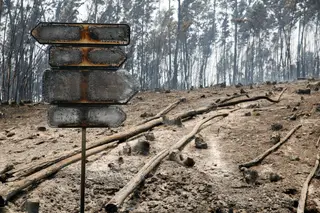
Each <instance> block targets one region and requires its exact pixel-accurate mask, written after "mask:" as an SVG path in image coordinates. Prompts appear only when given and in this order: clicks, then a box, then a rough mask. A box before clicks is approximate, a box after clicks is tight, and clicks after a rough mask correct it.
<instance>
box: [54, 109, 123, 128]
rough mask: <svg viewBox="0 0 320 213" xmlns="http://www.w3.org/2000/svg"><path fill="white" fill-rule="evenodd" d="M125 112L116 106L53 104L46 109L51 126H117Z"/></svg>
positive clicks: (121, 121)
mask: <svg viewBox="0 0 320 213" xmlns="http://www.w3.org/2000/svg"><path fill="white" fill-rule="evenodd" d="M125 120H126V114H125V113H124V112H123V111H122V110H121V109H120V108H119V107H116V106H54V107H51V108H50V109H49V111H48V123H49V126H51V127H64V128H65V127H70V128H78V127H87V128H93V127H118V126H120V125H121V124H122V123H123V122H124V121H125Z"/></svg>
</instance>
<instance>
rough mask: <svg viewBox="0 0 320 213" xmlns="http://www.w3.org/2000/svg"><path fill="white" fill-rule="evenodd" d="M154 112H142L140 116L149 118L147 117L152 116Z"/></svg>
mask: <svg viewBox="0 0 320 213" xmlns="http://www.w3.org/2000/svg"><path fill="white" fill-rule="evenodd" d="M153 116H154V114H153V113H148V112H144V113H142V114H141V115H140V117H141V118H149V117H153Z"/></svg>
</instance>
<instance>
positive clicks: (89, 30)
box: [31, 22, 130, 46]
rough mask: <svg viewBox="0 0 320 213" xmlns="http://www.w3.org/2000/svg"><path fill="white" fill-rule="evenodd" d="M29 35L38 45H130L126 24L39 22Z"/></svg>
mask: <svg viewBox="0 0 320 213" xmlns="http://www.w3.org/2000/svg"><path fill="white" fill-rule="evenodd" d="M31 35H32V36H33V37H34V38H35V39H36V40H37V41H38V42H39V43H40V44H72V45H85V46H90V45H91V46H92V45H95V46H97V45H99V46H101V45H128V44H129V43H130V27H129V26H128V25H127V24H81V23H54V22H40V23H39V24H38V25H37V26H36V27H35V28H34V29H33V30H32V31H31Z"/></svg>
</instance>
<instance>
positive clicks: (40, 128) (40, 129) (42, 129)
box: [37, 126, 47, 132]
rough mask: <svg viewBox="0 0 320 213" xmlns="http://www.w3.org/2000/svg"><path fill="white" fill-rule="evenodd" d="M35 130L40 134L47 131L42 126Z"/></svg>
mask: <svg viewBox="0 0 320 213" xmlns="http://www.w3.org/2000/svg"><path fill="white" fill-rule="evenodd" d="M37 130H38V131H40V132H45V131H47V128H46V127H44V126H39V127H37Z"/></svg>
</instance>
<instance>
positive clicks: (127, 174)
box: [0, 81, 320, 213]
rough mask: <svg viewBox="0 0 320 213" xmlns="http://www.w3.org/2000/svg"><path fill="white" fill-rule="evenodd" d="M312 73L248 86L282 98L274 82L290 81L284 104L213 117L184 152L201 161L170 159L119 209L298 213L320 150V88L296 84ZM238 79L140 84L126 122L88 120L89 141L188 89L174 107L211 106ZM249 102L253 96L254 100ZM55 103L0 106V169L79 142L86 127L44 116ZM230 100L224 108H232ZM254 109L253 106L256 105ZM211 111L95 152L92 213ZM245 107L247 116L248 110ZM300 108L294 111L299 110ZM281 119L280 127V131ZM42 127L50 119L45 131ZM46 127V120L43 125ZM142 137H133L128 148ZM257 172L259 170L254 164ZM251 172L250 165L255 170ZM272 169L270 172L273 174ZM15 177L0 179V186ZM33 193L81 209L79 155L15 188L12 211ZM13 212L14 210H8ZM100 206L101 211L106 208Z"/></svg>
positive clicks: (44, 203) (90, 165) (318, 206)
mask: <svg viewBox="0 0 320 213" xmlns="http://www.w3.org/2000/svg"><path fill="white" fill-rule="evenodd" d="M306 85H307V82H306V81H300V82H298V83H291V84H277V85H275V86H273V85H260V86H254V88H253V89H249V87H242V88H243V89H244V90H245V91H247V92H248V94H249V95H250V96H251V97H252V96H255V95H265V94H266V93H268V92H269V91H270V92H272V93H274V94H273V95H271V97H274V98H276V97H277V95H278V94H279V92H278V91H274V87H288V90H287V91H286V92H285V93H284V95H283V97H282V100H281V102H280V103H277V104H272V103H270V102H268V101H266V100H259V101H255V102H250V103H243V104H240V105H237V106H235V107H231V109H233V108H240V109H239V110H237V111H234V112H232V113H231V114H230V115H229V116H228V117H226V118H224V119H221V118H220V119H215V120H213V121H211V122H210V124H211V125H205V128H203V129H202V130H201V132H200V133H201V135H202V136H203V138H204V141H205V142H206V143H207V144H208V148H207V149H196V148H195V143H194V141H191V142H190V143H189V144H188V145H187V146H186V147H185V148H184V150H183V154H185V155H187V156H189V157H192V158H193V159H194V160H195V165H194V166H193V167H191V168H186V167H184V166H182V165H180V164H177V163H176V162H174V161H170V160H168V159H165V160H164V161H163V162H162V163H161V164H160V165H159V166H158V168H157V169H156V170H154V171H153V172H152V174H150V175H149V176H148V178H147V179H146V180H145V181H144V182H143V184H141V185H140V186H139V188H138V189H136V190H135V191H134V193H132V194H131V196H130V197H128V198H127V199H126V200H125V203H124V204H123V205H122V207H121V209H120V212H136V213H138V212H178V213H179V212H181V213H184V212H199V213H202V212H216V213H218V212H237V213H240V212H242V213H258V212H274V213H277V212H279V213H289V212H296V207H297V205H298V200H299V197H300V192H301V187H302V185H303V183H304V181H305V179H306V178H307V176H308V174H309V173H310V171H311V169H312V168H313V166H314V164H315V160H316V156H317V153H319V150H317V149H316V146H315V145H316V142H317V140H318V137H319V136H320V132H319V130H320V127H319V125H320V124H319V123H318V121H319V119H318V117H319V114H320V112H319V111H317V106H318V105H317V104H319V105H320V94H319V92H317V91H312V93H311V95H298V94H296V93H295V91H296V90H297V89H303V88H306ZM239 91H240V88H234V87H227V88H205V89H198V90H193V91H190V92H187V91H184V92H182V91H171V92H170V93H164V92H141V93H139V94H138V95H136V96H135V97H134V98H133V99H132V100H131V101H130V103H129V104H128V105H127V106H123V110H124V111H125V112H126V113H127V120H126V121H125V123H124V124H123V125H122V126H121V127H119V128H113V129H102V128H101V129H88V133H87V137H88V138H87V140H88V143H90V142H92V141H95V140H97V139H101V138H103V137H105V136H107V135H111V134H113V133H114V132H121V131H125V130H126V129H128V128H130V127H134V126H135V125H137V124H138V123H140V122H141V121H143V120H144V119H145V118H142V117H141V115H142V114H145V113H147V114H148V113H153V114H157V113H158V112H160V111H161V110H162V109H164V108H165V107H166V106H167V105H169V104H170V103H173V102H175V101H176V100H178V99H179V98H181V97H185V98H186V99H187V101H186V102H184V103H181V104H180V105H179V106H178V107H177V108H175V109H174V110H173V111H171V112H170V113H169V117H170V115H174V114H176V113H179V112H182V111H186V110H190V109H196V108H198V107H201V106H207V105H208V104H210V103H213V102H214V101H215V100H217V99H218V98H226V97H227V94H228V95H233V94H234V93H236V92H237V93H239ZM252 104H255V106H253V105H252ZM47 108H48V105H44V104H39V105H25V106H0V112H1V113H3V114H2V115H1V117H0V147H1V149H0V170H1V168H3V167H5V166H6V165H8V164H13V165H14V167H15V169H19V168H22V167H23V166H24V165H26V164H29V163H35V164H36V163H37V162H39V161H41V160H43V159H45V158H49V157H52V156H56V155H59V154H60V153H62V152H65V151H68V150H71V149H73V148H76V147H80V146H81V133H80V130H79V129H54V128H50V127H48V125H47V118H46V113H47ZM229 111H230V110H228V109H223V110H219V111H218V113H221V112H229ZM249 112H250V113H249ZM216 113H217V112H216V111H212V112H210V113H208V114H203V115H199V116H196V117H194V118H193V119H191V120H188V121H185V122H183V125H182V126H181V127H180V126H174V125H162V126H159V127H156V128H154V129H152V132H153V133H154V135H155V140H154V141H149V142H150V153H149V154H148V155H141V154H138V153H132V154H131V155H126V154H124V153H123V150H124V148H123V147H124V146H125V145H126V143H122V144H120V145H118V147H116V148H115V149H113V150H111V151H105V152H102V153H99V154H97V155H94V156H91V157H89V158H88V162H87V170H86V177H87V180H86V212H98V211H100V210H101V207H102V206H103V204H104V203H106V202H107V201H109V199H111V198H112V196H113V195H114V194H115V193H116V192H117V191H118V190H120V189H121V188H122V187H123V186H124V185H125V184H126V183H127V182H128V181H129V180H130V179H131V178H132V177H133V176H134V175H135V174H136V173H137V172H138V171H139V169H140V168H141V167H142V166H143V165H144V164H145V163H146V162H147V161H148V159H150V158H152V157H153V156H154V155H156V154H157V153H159V152H160V151H161V150H163V149H165V148H168V147H170V146H172V145H173V144H174V143H176V142H177V141H178V140H179V139H180V138H181V137H183V136H184V135H186V134H188V133H189V132H190V131H191V130H192V129H193V127H194V126H195V125H196V123H197V122H199V121H200V120H202V119H203V118H205V117H208V116H209V115H213V114H216ZM245 114H246V115H247V116H245ZM294 114H295V115H296V119H293V118H291V119H290V117H292V115H294ZM274 123H280V124H282V126H283V128H282V129H280V130H278V131H273V130H272V128H271V126H272V124H274ZM298 124H302V127H301V128H300V129H299V130H298V131H297V132H295V133H294V134H293V135H292V137H291V138H290V139H289V140H288V141H287V142H286V143H285V144H284V145H283V146H281V147H280V149H278V150H277V151H276V152H274V153H272V154H271V155H269V156H268V157H267V158H266V159H264V160H263V162H262V163H261V164H260V165H258V166H255V167H252V168H250V170H249V172H253V174H256V173H257V174H258V177H257V178H256V179H255V178H253V180H249V179H248V177H247V176H246V175H245V174H246V173H243V172H241V171H240V170H239V168H238V165H239V164H241V163H244V162H247V161H250V160H252V159H254V158H255V157H256V156H258V155H259V154H261V153H263V152H264V151H265V150H267V149H268V148H270V147H272V146H273V143H272V141H273V140H271V138H272V136H274V135H275V134H278V135H280V138H284V137H285V135H286V134H287V133H288V132H289V131H290V130H291V129H292V128H294V127H295V126H297V125H298ZM39 127H46V129H45V131H40V130H39V129H38V128H39ZM42 130H43V129H42ZM138 140H139V138H136V139H133V140H129V141H128V144H129V145H130V146H131V147H134V145H135V144H136V143H137V141H138ZM255 171H256V173H255ZM250 174H251V173H250ZM270 177H271V178H270ZM9 184H10V182H9V183H2V184H1V182H0V191H1V188H5V187H6V186H7V185H9ZM319 188H320V181H319V180H318V179H313V180H312V182H311V184H310V187H309V192H308V200H307V207H306V212H320V196H319V195H320V190H319ZM28 199H35V200H39V201H40V212H41V213H53V212H61V213H62V212H68V213H69V212H79V202H80V162H78V163H75V164H72V165H70V166H68V167H66V168H64V169H62V170H61V171H59V172H58V173H56V174H55V175H54V176H52V177H50V179H47V180H45V181H43V182H41V183H39V184H38V185H35V186H33V187H31V188H29V189H27V190H25V191H24V192H22V193H20V194H19V195H18V196H16V197H15V198H14V199H13V200H12V201H11V202H10V203H9V208H10V209H11V212H24V208H25V207H24V206H25V205H24V203H25V202H26V200H28ZM9 212H10V211H9ZM100 212H102V211H100Z"/></svg>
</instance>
